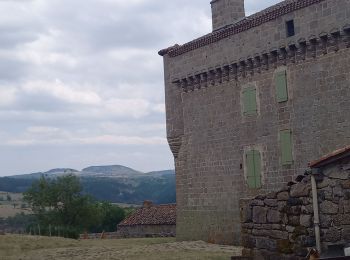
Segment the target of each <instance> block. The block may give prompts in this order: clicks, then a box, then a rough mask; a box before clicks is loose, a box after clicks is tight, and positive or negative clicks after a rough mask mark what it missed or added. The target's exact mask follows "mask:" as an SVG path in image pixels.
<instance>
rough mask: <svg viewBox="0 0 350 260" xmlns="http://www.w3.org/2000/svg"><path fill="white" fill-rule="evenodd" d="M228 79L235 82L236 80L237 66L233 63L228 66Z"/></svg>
mask: <svg viewBox="0 0 350 260" xmlns="http://www.w3.org/2000/svg"><path fill="white" fill-rule="evenodd" d="M229 68H230V70H229V78H230V80H237V79H238V65H237V63H233V64H231V65H229Z"/></svg>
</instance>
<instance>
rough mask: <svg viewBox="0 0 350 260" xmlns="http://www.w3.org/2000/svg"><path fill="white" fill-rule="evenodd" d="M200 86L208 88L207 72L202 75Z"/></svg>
mask: <svg viewBox="0 0 350 260" xmlns="http://www.w3.org/2000/svg"><path fill="white" fill-rule="evenodd" d="M200 77H201V79H200V85H201V88H206V87H208V74H207V72H203V73H201V74H200Z"/></svg>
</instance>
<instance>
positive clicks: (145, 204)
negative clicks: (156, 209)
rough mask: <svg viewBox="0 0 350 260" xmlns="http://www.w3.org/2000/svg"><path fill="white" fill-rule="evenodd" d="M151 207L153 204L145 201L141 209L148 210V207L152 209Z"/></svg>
mask: <svg viewBox="0 0 350 260" xmlns="http://www.w3.org/2000/svg"><path fill="white" fill-rule="evenodd" d="M152 206H153V202H152V201H150V200H145V201H144V202H143V207H144V208H146V209H148V208H150V207H152Z"/></svg>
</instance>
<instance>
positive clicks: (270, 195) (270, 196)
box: [266, 188, 350, 199]
mask: <svg viewBox="0 0 350 260" xmlns="http://www.w3.org/2000/svg"><path fill="white" fill-rule="evenodd" d="M349 189H350V188H349ZM266 198H267V199H276V198H277V192H270V193H269V194H267V195H266Z"/></svg>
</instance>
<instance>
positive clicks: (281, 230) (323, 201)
mask: <svg viewBox="0 0 350 260" xmlns="http://www.w3.org/2000/svg"><path fill="white" fill-rule="evenodd" d="M297 181H298V182H296V183H294V182H293V183H289V185H287V186H285V187H284V188H283V189H281V190H280V191H278V192H271V193H269V194H267V195H260V196H257V197H256V198H254V199H250V200H243V199H242V200H241V221H242V245H243V246H244V247H245V249H244V255H245V256H250V257H252V256H253V257H255V258H257V259H274V258H273V257H275V258H276V259H297V257H305V256H306V255H307V252H308V250H307V248H308V247H313V248H315V247H316V241H315V233H314V225H313V220H314V217H313V206H312V194H311V177H310V176H306V175H304V176H299V177H298V178H297ZM317 189H318V200H319V210H320V223H321V242H322V247H323V251H327V248H328V246H330V245H344V246H345V245H347V244H348V243H349V242H350V158H349V159H347V160H344V161H343V162H340V163H337V164H333V165H331V166H329V167H327V168H326V169H325V170H324V171H323V173H321V175H319V176H317Z"/></svg>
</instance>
